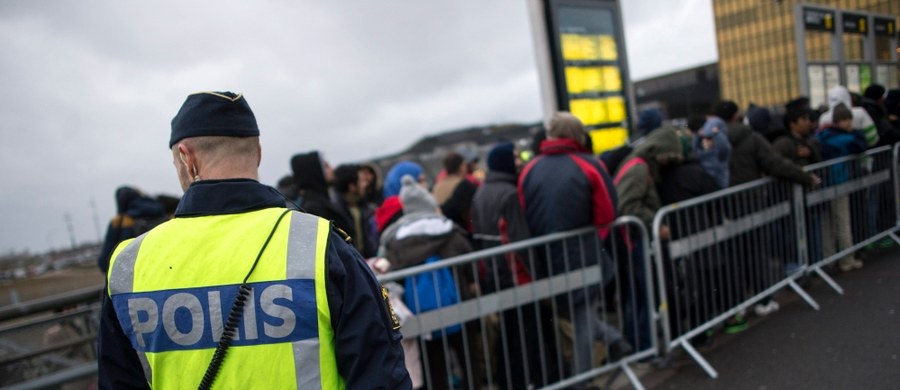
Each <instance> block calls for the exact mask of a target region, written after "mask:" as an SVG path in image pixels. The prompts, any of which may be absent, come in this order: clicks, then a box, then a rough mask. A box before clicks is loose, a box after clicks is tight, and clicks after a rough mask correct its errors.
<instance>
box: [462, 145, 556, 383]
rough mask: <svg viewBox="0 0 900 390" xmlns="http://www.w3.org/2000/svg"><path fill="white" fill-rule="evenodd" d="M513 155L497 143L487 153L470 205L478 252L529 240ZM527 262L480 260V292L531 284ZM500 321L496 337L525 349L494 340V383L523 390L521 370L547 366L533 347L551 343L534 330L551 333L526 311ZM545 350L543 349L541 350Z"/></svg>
mask: <svg viewBox="0 0 900 390" xmlns="http://www.w3.org/2000/svg"><path fill="white" fill-rule="evenodd" d="M517 155H518V153H517V152H516V148H515V146H514V145H513V144H512V143H511V142H500V143H498V144H496V145H494V147H492V148H491V150H490V151H489V152H488V156H487V167H488V171H487V174H486V175H485V178H484V183H483V184H482V185H481V187H479V188H478V191H476V192H475V197H474V198H473V200H472V229H473V233H474V237H475V238H476V240H475V241H476V244H477V245H478V247H479V248H481V249H486V248H491V247H496V246H499V245H503V244H508V243H511V242H517V241H522V240H525V239H528V238H530V237H531V233H530V231H529V229H528V221H527V220H526V219H525V212H524V211H523V210H522V206H521V205H520V204H519V198H518V194H517V192H516V182H517V179H518V171H519V167H520V165H521V163H520V162H519V159H518V158H517ZM527 259H528V253H527V251H524V252H522V253H517V252H513V253H510V254H509V256H496V257H493V258H490V259H485V261H484V265H485V270H486V271H485V272H483V273H482V276H483V277H481V278H480V279H479V285H480V286H481V291H482V292H484V293H491V292H495V291H497V290H498V288H499V289H507V288H510V287H515V286H522V285H525V284H528V283H531V281H532V275H531V274H530V273H529V271H528V266H527ZM500 315H501V316H502V318H503V321H502V322H501V326H502V328H503V329H502V330H501V331H502V332H503V333H504V334H506V335H507V336H506V337H507V338H508V339H509V340H525V346H524V347H523V346H522V344H521V343H506V344H504V343H502V342H501V340H499V339H498V340H497V341H496V343H495V344H494V345H493V346H492V347H491V348H492V350H491V353H496V356H497V357H498V362H497V367H498V369H499V370H500V372H498V373H497V374H496V375H495V376H494V377H495V378H497V380H498V384H499V385H500V386H499V387H500V388H503V389H525V388H528V383H527V382H525V377H524V376H523V375H521V374H519V373H521V372H525V371H526V370H527V369H528V368H527V367H533V368H534V367H541V365H542V364H544V363H547V362H541V359H540V357H541V354H540V350H541V349H540V348H541V346H540V345H539V343H540V342H541V340H545V341H546V340H552V338H550V337H547V336H544V337H539V336H538V334H539V333H538V329H545V330H546V329H553V328H554V325H553V323H552V322H551V320H552V317H550V316H538V315H537V312H536V310H535V309H534V307H533V306H532V305H525V306H524V307H520V308H515V309H511V310H506V311H503V312H502V313H501V314H500ZM549 347H550V346H547V345H544V346H543V348H544V350H547V348H549ZM551 368H552V367H551ZM533 379H535V381H534V382H536V383H535V384H536V385H537V386H538V387H540V386H542V385H544V384H549V383H548V382H547V381H543V380H540V379H539V378H533Z"/></svg>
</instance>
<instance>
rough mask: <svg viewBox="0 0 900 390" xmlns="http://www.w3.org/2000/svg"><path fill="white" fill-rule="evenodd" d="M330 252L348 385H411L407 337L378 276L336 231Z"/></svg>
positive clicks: (331, 290) (334, 317)
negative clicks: (404, 341)
mask: <svg viewBox="0 0 900 390" xmlns="http://www.w3.org/2000/svg"><path fill="white" fill-rule="evenodd" d="M325 256H326V262H327V267H328V276H327V281H326V285H325V288H326V291H327V293H328V306H329V309H330V310H331V325H332V327H333V328H334V344H335V353H336V355H337V364H338V371H339V372H340V375H341V377H342V378H344V381H345V384H346V386H347V388H348V389H361V388H366V389H411V388H412V382H411V380H410V378H409V373H408V372H407V371H406V365H405V363H404V358H403V348H402V346H401V345H400V339H401V338H402V336H401V335H400V330H399V327H398V328H397V329H395V327H394V323H393V320H392V319H391V313H390V309H389V308H388V306H387V303H385V300H384V299H383V298H382V293H381V285H380V284H379V283H378V280H377V279H375V275H373V274H372V271H371V270H370V269H369V267H368V265H366V263H365V260H363V258H362V256H360V254H359V252H357V251H356V250H355V249H353V247H351V246H350V245H349V244H347V243H346V242H344V240H342V239H341V238H340V237H339V236H338V235H337V234H336V233H332V234H331V237H329V241H328V248H327V249H326V253H325Z"/></svg>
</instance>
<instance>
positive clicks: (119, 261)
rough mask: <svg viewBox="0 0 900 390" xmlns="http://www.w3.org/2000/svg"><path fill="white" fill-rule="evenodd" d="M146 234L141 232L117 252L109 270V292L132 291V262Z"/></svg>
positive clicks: (121, 292)
mask: <svg viewBox="0 0 900 390" xmlns="http://www.w3.org/2000/svg"><path fill="white" fill-rule="evenodd" d="M144 237H146V234H142V235H140V236H138V237H137V238H135V239H134V240H132V241H131V242H129V243H128V246H126V247H125V249H122V251H121V252H119V255H118V256H116V260H115V261H114V262H113V265H112V268H110V270H109V275H110V276H109V293H110V295H112V294H124V293H130V292H132V291H134V263H135V262H137V254H138V249H140V248H141V244H142V243H143V242H144Z"/></svg>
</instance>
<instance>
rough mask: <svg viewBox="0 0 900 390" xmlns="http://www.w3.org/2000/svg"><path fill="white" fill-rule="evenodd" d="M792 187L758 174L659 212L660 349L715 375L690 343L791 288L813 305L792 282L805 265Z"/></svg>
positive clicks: (797, 191) (797, 205)
mask: <svg viewBox="0 0 900 390" xmlns="http://www.w3.org/2000/svg"><path fill="white" fill-rule="evenodd" d="M799 194H801V189H800V188H799V187H797V188H795V187H793V186H792V185H791V184H790V183H787V182H785V181H781V180H774V179H772V178H763V179H759V180H756V181H752V182H749V183H745V184H742V185H738V186H734V187H730V188H726V189H723V190H721V191H718V192H715V193H713V194H709V195H706V196H701V197H697V198H694V199H691V200H688V201H685V202H681V203H676V204H672V205H668V206H666V207H663V208H662V209H660V210H659V212H658V213H657V214H656V217H655V219H654V223H653V231H654V232H656V233H657V234H654V236H656V237H657V238H658V236H659V235H658V232H659V231H660V229H661V228H662V227H663V226H666V227H668V228H669V231H670V239H669V240H667V241H663V240H659V239H656V240H654V241H655V242H654V244H655V245H654V249H655V264H656V275H657V280H658V283H659V296H660V298H659V300H660V306H659V313H660V319H661V320H660V326H661V328H662V334H663V345H664V346H665V348H666V351H667V352H668V351H671V350H672V349H674V348H677V347H681V348H683V349H684V350H685V351H686V352H688V354H690V355H691V357H693V358H694V360H696V361H697V362H698V363H699V364H700V365H701V367H703V369H704V370H705V371H706V372H707V374H709V376H711V377H713V378H715V377H717V375H718V374H717V373H716V371H715V369H713V367H712V366H711V365H709V363H707V362H706V360H705V359H703V357H702V356H701V355H700V354H699V353H698V352H697V351H696V349H694V347H693V346H692V345H691V340H692V339H694V338H695V337H699V338H702V337H703V336H704V334H705V333H706V332H707V331H709V330H711V329H712V328H713V327H715V326H718V325H719V324H722V323H723V322H726V321H728V320H729V319H731V320H732V321H735V320H736V318H735V317H736V316H739V315H743V313H744V312H745V311H746V310H747V309H748V308H750V307H751V306H753V305H754V304H756V303H760V302H765V301H766V300H767V299H769V297H770V296H771V295H772V294H773V293H775V292H776V291H778V290H780V289H783V288H785V287H790V288H792V289H793V290H794V291H795V292H797V294H798V295H800V296H801V297H803V299H804V300H805V301H806V302H807V303H808V304H809V305H810V306H812V307H813V308H815V309H818V304H817V303H816V302H815V301H814V300H813V299H812V298H811V297H810V296H809V295H808V294H806V292H805V291H804V290H803V289H802V288H800V286H799V285H798V284H797V283H796V282H795V280H796V279H797V278H798V277H800V276H802V274H803V273H802V272H800V271H802V270H803V269H804V267H805V264H804V263H803V260H802V257H803V256H801V255H799V254H800V252H801V251H802V250H803V249H804V248H803V247H804V246H803V245H798V241H797V236H796V234H795V232H796V231H797V230H798V229H799V228H801V227H802V225H803V222H802V221H803V219H802V218H801V217H798V215H797V211H798V210H802V204H800V203H798V202H799V201H800V200H801V199H802V198H801V197H800V196H798V195H799Z"/></svg>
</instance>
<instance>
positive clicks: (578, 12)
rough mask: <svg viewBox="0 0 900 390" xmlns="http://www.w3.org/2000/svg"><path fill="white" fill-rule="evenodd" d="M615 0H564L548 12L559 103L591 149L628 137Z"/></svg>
mask: <svg viewBox="0 0 900 390" xmlns="http://www.w3.org/2000/svg"><path fill="white" fill-rule="evenodd" d="M616 3H617V2H615V1H599V0H598V1H594V2H581V1H568V0H560V1H558V2H551V4H557V6H556V7H557V8H556V9H555V11H556V12H554V16H555V20H554V24H555V29H556V31H555V35H554V38H553V39H554V41H555V42H556V43H557V45H556V48H557V49H558V52H557V53H555V56H556V66H557V68H556V72H557V75H556V77H557V88H558V89H557V92H558V96H557V97H558V99H559V106H560V107H563V108H567V109H568V110H569V111H570V112H571V113H572V114H573V115H575V116H577V117H578V118H579V119H581V121H582V122H583V123H584V125H585V128H586V129H587V130H588V132H589V133H590V135H591V140H592V142H593V145H594V152H595V153H600V152H603V151H606V150H609V149H612V148H615V147H618V146H621V145H622V144H624V143H625V142H627V141H628V126H629V125H628V123H627V122H628V105H627V103H626V102H627V101H628V99H627V96H628V95H627V94H628V91H627V90H628V89H627V88H626V85H627V83H628V80H627V72H625V71H624V69H623V66H624V64H625V52H624V51H620V49H621V47H620V43H621V41H620V40H619V38H620V37H619V34H620V31H621V30H620V29H618V28H617V24H618V23H621V19H620V17H619V16H617V13H618V8H617V4H616Z"/></svg>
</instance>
